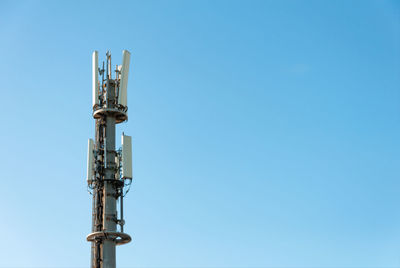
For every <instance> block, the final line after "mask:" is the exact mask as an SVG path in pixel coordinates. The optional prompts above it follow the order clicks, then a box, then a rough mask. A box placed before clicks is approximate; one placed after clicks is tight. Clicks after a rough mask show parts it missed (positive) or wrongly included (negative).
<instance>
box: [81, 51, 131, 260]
mask: <svg viewBox="0 0 400 268" xmlns="http://www.w3.org/2000/svg"><path fill="white" fill-rule="evenodd" d="M106 58H107V59H106V64H105V65H104V62H103V64H102V67H101V68H99V67H98V53H97V51H94V52H93V58H92V60H93V66H92V81H93V88H92V93H93V95H92V99H93V117H94V119H95V120H96V134H95V140H92V139H89V143H88V169H87V183H88V187H89V189H90V192H91V194H92V195H93V204H92V206H93V207H92V233H90V234H89V235H88V236H87V237H86V239H87V241H90V242H91V243H92V248H91V259H90V267H91V268H115V267H116V261H115V247H116V246H117V245H122V244H126V243H129V242H130V241H131V237H130V236H129V235H128V234H126V233H124V224H125V221H124V218H123V215H124V214H123V198H124V196H125V194H126V193H127V192H128V190H129V187H130V184H131V182H132V143H131V137H130V136H125V135H124V134H122V148H121V149H119V150H116V149H115V125H116V124H118V123H122V122H124V121H126V120H127V119H128V115H127V111H128V106H127V86H128V73H129V61H130V53H129V52H128V51H127V50H124V51H122V65H117V66H116V69H115V70H114V71H112V65H111V54H110V53H109V52H107V54H106ZM113 73H115V76H113ZM99 75H100V78H99ZM125 187H128V188H127V189H126V188H125ZM118 201H119V209H118V210H119V213H118V212H117V202H118ZM118 226H119V228H117V227H118ZM118 229H119V230H118Z"/></svg>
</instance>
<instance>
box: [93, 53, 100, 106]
mask: <svg viewBox="0 0 400 268" xmlns="http://www.w3.org/2000/svg"><path fill="white" fill-rule="evenodd" d="M92 103H93V106H94V105H96V104H97V105H98V104H99V55H98V52H97V51H96V50H95V51H93V54H92Z"/></svg>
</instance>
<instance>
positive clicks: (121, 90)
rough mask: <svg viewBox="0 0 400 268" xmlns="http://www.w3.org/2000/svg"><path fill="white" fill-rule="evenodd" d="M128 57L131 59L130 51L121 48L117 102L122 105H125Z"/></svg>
mask: <svg viewBox="0 0 400 268" xmlns="http://www.w3.org/2000/svg"><path fill="white" fill-rule="evenodd" d="M130 59H131V53H129V51H128V50H123V51H122V68H121V80H120V83H119V94H118V103H119V104H121V105H123V106H127V87H128V75H129V61H130Z"/></svg>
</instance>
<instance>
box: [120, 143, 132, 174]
mask: <svg viewBox="0 0 400 268" xmlns="http://www.w3.org/2000/svg"><path fill="white" fill-rule="evenodd" d="M122 178H125V179H126V178H130V179H131V178H132V137H131V136H125V135H122Z"/></svg>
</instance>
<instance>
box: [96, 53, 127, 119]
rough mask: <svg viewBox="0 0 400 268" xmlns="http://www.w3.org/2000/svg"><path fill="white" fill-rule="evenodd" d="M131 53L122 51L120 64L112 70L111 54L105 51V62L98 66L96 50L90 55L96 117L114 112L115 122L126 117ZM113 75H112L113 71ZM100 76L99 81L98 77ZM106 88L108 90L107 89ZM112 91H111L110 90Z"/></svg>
mask: <svg viewBox="0 0 400 268" xmlns="http://www.w3.org/2000/svg"><path fill="white" fill-rule="evenodd" d="M130 57H131V53H130V52H129V51H127V50H123V51H122V65H116V66H115V70H114V71H113V70H112V65H111V54H110V53H109V52H107V54H106V62H104V61H103V64H102V67H101V68H100V67H99V56H98V52H97V51H94V52H93V55H92V102H93V116H94V118H96V119H98V118H100V117H101V115H103V114H104V113H106V112H107V113H115V114H116V118H117V123H121V122H123V121H125V120H127V119H128V115H127V113H126V112H127V111H128V106H127V87H128V74H129V61H130ZM114 72H115V76H114V77H113V73H114ZM99 77H101V81H100V79H99ZM107 89H108V90H107ZM110 90H111V91H113V92H111V91H110Z"/></svg>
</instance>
